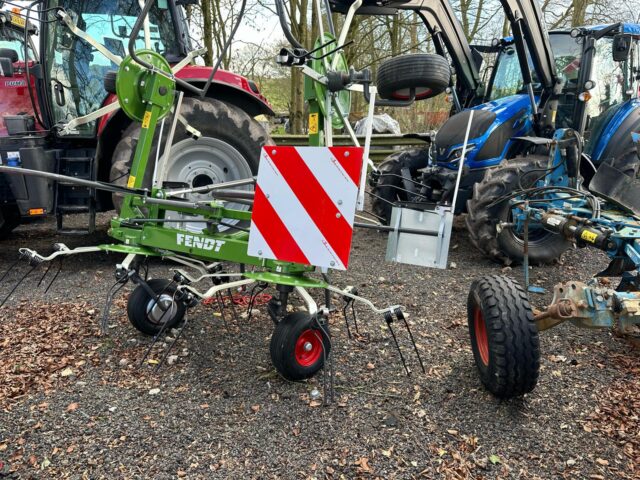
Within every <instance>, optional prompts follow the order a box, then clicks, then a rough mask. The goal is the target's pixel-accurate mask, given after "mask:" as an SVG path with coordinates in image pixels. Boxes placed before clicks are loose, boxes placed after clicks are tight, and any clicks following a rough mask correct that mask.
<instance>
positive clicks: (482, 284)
mask: <svg viewBox="0 0 640 480" xmlns="http://www.w3.org/2000/svg"><path fill="white" fill-rule="evenodd" d="M467 319H468V323H469V334H470V335H471V348H472V350H473V356H474V358H475V361H476V366H477V367H478V372H479V373H480V380H481V381H482V384H483V385H484V386H485V387H486V388H487V390H489V391H490V392H491V393H493V394H494V395H495V396H497V397H500V398H512V397H517V396H519V395H524V394H525V393H529V392H531V391H532V390H533V389H534V388H535V386H536V383H537V381H538V372H539V370H540V344H539V339H538V329H537V327H536V324H535V323H534V321H533V313H532V311H531V306H530V305H529V300H528V296H527V293H526V292H525V290H524V289H523V288H522V287H521V286H520V284H518V282H516V281H515V280H513V279H511V278H509V277H506V276H503V275H490V276H485V277H482V278H480V279H478V280H476V281H475V282H473V284H472V285H471V291H470V292H469V300H468V303H467Z"/></svg>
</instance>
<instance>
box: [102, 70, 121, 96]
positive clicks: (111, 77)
mask: <svg viewBox="0 0 640 480" xmlns="http://www.w3.org/2000/svg"><path fill="white" fill-rule="evenodd" d="M117 78H118V72H115V71H113V70H109V71H108V72H107V73H105V74H104V80H103V81H102V83H103V84H104V89H105V90H106V92H107V93H112V94H114V95H115V94H116V83H117V82H116V80H117Z"/></svg>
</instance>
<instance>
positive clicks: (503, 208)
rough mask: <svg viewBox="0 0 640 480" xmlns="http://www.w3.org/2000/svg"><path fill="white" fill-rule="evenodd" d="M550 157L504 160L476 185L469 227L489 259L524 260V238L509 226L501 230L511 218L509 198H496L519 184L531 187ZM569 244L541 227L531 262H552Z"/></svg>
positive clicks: (470, 203)
mask: <svg viewBox="0 0 640 480" xmlns="http://www.w3.org/2000/svg"><path fill="white" fill-rule="evenodd" d="M547 161H548V158H547V157H546V156H543V155H528V156H526V157H516V158H513V159H509V160H503V161H502V163H501V164H500V165H499V166H498V167H496V168H494V169H491V170H489V171H488V172H487V173H486V175H485V176H484V178H483V179H482V181H480V182H478V183H476V184H475V185H474V186H473V197H472V198H471V199H470V200H469V201H468V202H467V213H468V214H467V219H466V223H467V230H468V231H469V237H470V238H471V242H472V243H473V244H474V245H475V247H476V248H477V249H478V250H480V251H481V252H482V253H484V254H485V255H486V256H487V257H489V258H490V259H492V260H495V261H496V262H499V263H504V264H505V265H511V264H512V263H516V264H519V263H522V261H523V260H524V241H523V239H522V238H521V237H520V236H519V235H518V234H517V233H516V232H514V231H513V229H512V228H510V227H505V228H503V229H501V231H498V225H499V224H500V223H503V222H504V223H508V222H509V221H510V215H511V209H510V205H509V201H508V200H505V201H502V202H498V203H495V202H496V201H499V199H500V198H502V197H504V196H507V195H510V194H511V193H513V192H514V191H517V190H519V189H520V186H522V188H525V189H526V188H529V187H532V186H533V185H534V184H535V183H536V180H537V179H538V178H539V177H540V176H541V175H543V173H544V169H545V167H546V166H547ZM520 184H521V185H520ZM570 246H571V243H570V242H569V241H568V240H566V239H565V238H563V237H562V236H560V235H558V234H555V233H551V232H547V231H542V232H539V235H538V236H537V237H535V238H532V235H530V238H529V263H530V264H531V265H541V264H548V263H553V262H555V261H557V260H558V259H559V258H560V257H561V256H562V254H563V253H564V252H565V251H566V250H567V249H568V248H569V247H570Z"/></svg>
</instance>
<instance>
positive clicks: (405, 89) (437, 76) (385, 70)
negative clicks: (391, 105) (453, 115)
mask: <svg viewBox="0 0 640 480" xmlns="http://www.w3.org/2000/svg"><path fill="white" fill-rule="evenodd" d="M450 82H451V67H450V66H449V61H448V60H447V59H446V58H444V57H442V56H440V55H435V54H432V53H413V54H408V55H400V56H398V57H393V58H390V59H389V60H386V61H385V62H383V63H382V64H381V65H380V67H379V68H378V77H377V79H376V85H377V87H378V92H379V94H380V96H381V97H382V98H386V99H393V100H407V99H409V92H410V90H411V89H412V88H414V89H415V92H416V100H424V99H427V98H431V97H435V96H437V95H440V94H441V93H442V92H444V91H445V90H446V89H447V87H448V86H449V84H450Z"/></svg>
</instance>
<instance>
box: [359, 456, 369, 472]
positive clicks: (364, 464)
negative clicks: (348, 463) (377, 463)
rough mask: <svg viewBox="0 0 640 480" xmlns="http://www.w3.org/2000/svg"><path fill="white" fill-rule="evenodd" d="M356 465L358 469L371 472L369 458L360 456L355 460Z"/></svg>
mask: <svg viewBox="0 0 640 480" xmlns="http://www.w3.org/2000/svg"><path fill="white" fill-rule="evenodd" d="M356 465H358V467H359V468H360V470H362V471H363V472H365V473H371V472H372V471H373V470H371V467H370V466H369V459H368V458H367V457H361V458H360V459H359V460H358V461H357V462H356Z"/></svg>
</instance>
